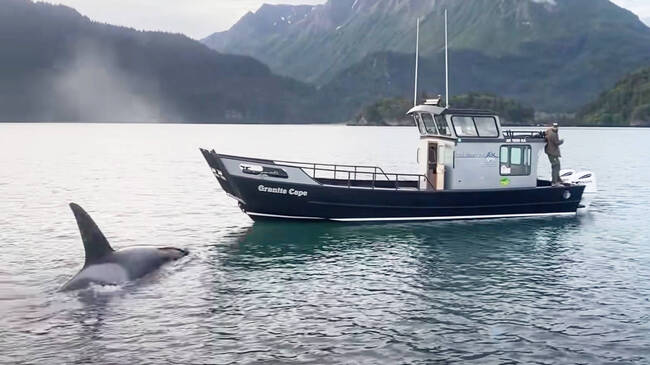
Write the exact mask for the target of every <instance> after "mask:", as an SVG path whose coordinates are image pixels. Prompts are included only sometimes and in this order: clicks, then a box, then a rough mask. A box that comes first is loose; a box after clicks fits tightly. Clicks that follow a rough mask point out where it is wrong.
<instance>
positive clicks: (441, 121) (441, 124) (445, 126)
mask: <svg viewBox="0 0 650 365" xmlns="http://www.w3.org/2000/svg"><path fill="white" fill-rule="evenodd" d="M435 118H436V125H437V126H438V132H440V134H441V135H443V136H451V129H450V128H449V123H448V122H447V119H446V118H445V117H444V116H442V115H436V117H435Z"/></svg>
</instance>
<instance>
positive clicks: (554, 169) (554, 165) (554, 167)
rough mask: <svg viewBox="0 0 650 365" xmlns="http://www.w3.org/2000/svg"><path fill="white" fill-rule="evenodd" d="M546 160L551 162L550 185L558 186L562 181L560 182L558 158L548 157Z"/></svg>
mask: <svg viewBox="0 0 650 365" xmlns="http://www.w3.org/2000/svg"><path fill="white" fill-rule="evenodd" d="M548 160H549V161H551V176H552V180H551V183H552V184H559V183H560V182H562V180H560V158H559V157H558V156H551V155H548Z"/></svg>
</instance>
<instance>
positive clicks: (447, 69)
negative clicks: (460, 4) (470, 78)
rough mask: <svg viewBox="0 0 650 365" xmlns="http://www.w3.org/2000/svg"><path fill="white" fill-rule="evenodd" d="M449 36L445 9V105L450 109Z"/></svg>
mask: <svg viewBox="0 0 650 365" xmlns="http://www.w3.org/2000/svg"><path fill="white" fill-rule="evenodd" d="M447 34H448V33H447V9H445V105H446V106H447V109H449V38H448V36H447Z"/></svg>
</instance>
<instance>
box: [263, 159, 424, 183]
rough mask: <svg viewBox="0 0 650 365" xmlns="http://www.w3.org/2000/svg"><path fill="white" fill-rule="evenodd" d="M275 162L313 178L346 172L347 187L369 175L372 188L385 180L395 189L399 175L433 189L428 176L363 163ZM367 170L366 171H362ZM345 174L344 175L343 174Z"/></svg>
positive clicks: (335, 175)
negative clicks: (319, 172)
mask: <svg viewBox="0 0 650 365" xmlns="http://www.w3.org/2000/svg"><path fill="white" fill-rule="evenodd" d="M274 162H275V163H278V164H284V165H289V166H292V167H298V168H300V169H302V170H303V171H305V172H306V173H307V174H308V175H310V174H309V172H311V177H312V178H313V179H317V177H316V172H317V171H323V172H331V173H332V176H333V178H334V180H337V174H340V173H343V174H347V180H348V187H349V188H350V187H352V181H357V180H358V175H371V176H372V179H371V180H366V181H370V182H372V189H375V183H376V182H377V181H386V182H390V183H394V185H395V189H396V190H399V180H400V177H406V178H408V177H415V178H417V188H418V190H421V188H420V181H421V180H420V179H424V181H426V182H427V185H428V186H430V187H431V188H432V189H435V188H434V186H433V184H432V183H431V181H430V180H429V178H428V177H427V176H425V175H419V174H404V173H386V172H385V171H384V170H383V169H382V168H381V167H379V166H363V165H337V164H327V163H313V162H295V161H281V160H274ZM363 170H367V171H363ZM308 171H309V172H308ZM353 174H354V179H352V176H353ZM344 176H345V175H344ZM391 176H392V177H394V179H391ZM377 177H382V179H380V180H378V179H377ZM406 181H413V180H406Z"/></svg>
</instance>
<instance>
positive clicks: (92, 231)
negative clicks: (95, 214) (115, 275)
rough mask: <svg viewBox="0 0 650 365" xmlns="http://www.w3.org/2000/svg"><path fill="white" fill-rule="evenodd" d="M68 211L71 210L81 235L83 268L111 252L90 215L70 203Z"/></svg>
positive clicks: (111, 249) (109, 246)
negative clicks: (84, 253) (83, 258)
mask: <svg viewBox="0 0 650 365" xmlns="http://www.w3.org/2000/svg"><path fill="white" fill-rule="evenodd" d="M70 209H72V212H73V213H74V217H75V219H76V220H77V226H79V233H81V240H82V241H83V244H84V250H85V251H86V262H85V263H84V267H85V266H88V265H90V264H92V263H94V262H96V261H98V260H100V259H101V258H102V257H104V256H106V255H108V254H110V253H111V252H113V248H112V247H111V245H110V244H109V243H108V241H107V240H106V237H104V234H103V233H102V231H100V230H99V227H97V224H95V221H93V219H92V218H90V215H88V213H86V211H85V210H83V208H82V207H80V206H79V205H77V204H75V203H70Z"/></svg>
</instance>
